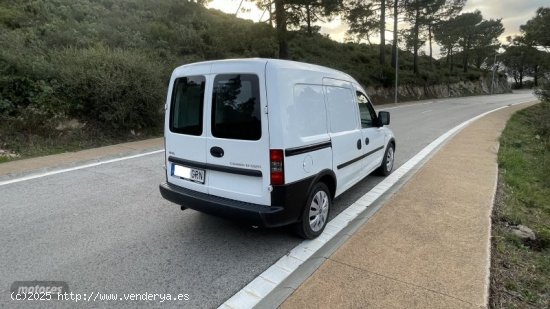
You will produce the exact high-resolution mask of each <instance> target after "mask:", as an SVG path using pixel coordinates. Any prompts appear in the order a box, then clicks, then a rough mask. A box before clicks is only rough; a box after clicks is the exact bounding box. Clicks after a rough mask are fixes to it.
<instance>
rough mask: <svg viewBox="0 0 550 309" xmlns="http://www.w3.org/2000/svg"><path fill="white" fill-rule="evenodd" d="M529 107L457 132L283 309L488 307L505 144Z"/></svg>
mask: <svg viewBox="0 0 550 309" xmlns="http://www.w3.org/2000/svg"><path fill="white" fill-rule="evenodd" d="M527 106H529V105H528V104H523V105H520V106H514V107H511V108H506V109H502V110H499V111H497V112H494V113H492V114H489V115H488V116H486V117H484V118H482V119H480V120H478V121H476V122H474V123H473V124H472V125H470V126H469V127H467V128H465V129H464V130H463V131H461V132H460V133H458V134H457V135H456V136H455V137H454V138H453V139H452V140H451V141H450V142H449V143H448V144H447V145H445V146H444V147H443V148H442V149H441V150H440V151H439V152H437V153H436V154H435V155H434V157H433V158H432V159H431V160H429V161H428V162H427V163H426V165H425V166H424V167H423V168H422V169H421V170H420V171H419V172H418V173H417V174H416V175H415V176H413V177H412V178H411V180H410V181H409V182H408V183H407V184H405V185H404V186H403V188H402V189H401V190H399V191H398V192H397V193H396V194H395V195H394V196H393V197H392V198H391V199H390V200H389V201H388V202H386V204H385V205H384V207H383V208H382V209H381V210H380V211H379V212H378V213H376V214H375V215H374V216H373V217H372V218H371V219H370V220H369V222H368V224H365V225H364V226H362V227H361V228H360V229H359V230H358V231H357V233H355V235H353V236H352V237H351V238H350V239H349V240H348V241H347V242H346V243H345V244H344V245H343V246H342V247H340V248H339V249H338V250H337V251H336V252H335V253H334V254H332V255H331V256H330V258H328V259H327V260H326V261H325V263H324V264H323V265H322V266H321V267H320V268H319V269H318V270H317V271H316V272H315V273H314V274H313V275H312V276H311V277H310V278H308V279H307V280H306V281H305V282H304V283H303V284H302V285H301V286H300V287H299V288H298V289H297V290H296V291H295V292H294V293H293V294H292V295H291V296H290V297H289V298H288V299H287V300H286V301H285V302H284V303H283V304H282V308H333V307H343V308H485V307H486V306H487V299H488V284H489V281H488V278H489V263H490V262H489V261H490V231H491V229H490V228H491V218H490V217H491V210H492V204H493V196H494V192H495V186H496V180H497V164H496V162H497V152H498V138H499V136H500V133H501V132H502V130H503V129H504V126H505V124H506V121H507V120H508V119H509V117H510V116H511V115H512V114H513V113H514V112H515V111H517V110H519V109H522V108H525V107H527Z"/></svg>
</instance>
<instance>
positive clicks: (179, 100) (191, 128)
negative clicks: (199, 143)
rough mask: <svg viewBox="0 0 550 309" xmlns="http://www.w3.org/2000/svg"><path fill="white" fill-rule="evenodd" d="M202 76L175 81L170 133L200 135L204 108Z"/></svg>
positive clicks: (203, 81)
mask: <svg viewBox="0 0 550 309" xmlns="http://www.w3.org/2000/svg"><path fill="white" fill-rule="evenodd" d="M204 85H205V78H204V76H189V77H182V78H178V79H176V81H175V82H174V89H173V91H172V107H171V108H170V131H172V132H175V133H181V134H189V135H202V119H203V117H202V111H203V106H204Z"/></svg>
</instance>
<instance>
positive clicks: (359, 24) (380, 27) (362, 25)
mask: <svg viewBox="0 0 550 309" xmlns="http://www.w3.org/2000/svg"><path fill="white" fill-rule="evenodd" d="M386 7H387V1H386V0H371V1H370V2H369V1H365V0H348V1H346V2H345V5H344V10H343V11H344V18H345V19H346V21H347V22H348V24H349V29H348V31H347V33H348V35H350V36H355V38H357V41H361V40H363V39H366V40H367V42H369V44H371V42H370V37H371V36H372V35H374V34H376V33H378V34H379V35H380V45H379V62H380V64H382V65H384V64H386Z"/></svg>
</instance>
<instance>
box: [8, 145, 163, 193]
mask: <svg viewBox="0 0 550 309" xmlns="http://www.w3.org/2000/svg"><path fill="white" fill-rule="evenodd" d="M161 152H164V149H160V150H154V151H149V152H144V153H139V154H135V155H131V156H126V157H120V158H115V159H109V160H105V161H99V162H94V163H89V164H84V165H79V166H75V167H70V168H64V169H60V170H55V171H51V172H45V173H40V174H33V175H28V176H23V177H19V178H14V179H10V180H5V181H0V187H1V186H5V185H9V184H12V183H18V182H23V181H27V180H32V179H37V178H42V177H46V176H51V175H56V174H61V173H67V172H72V171H76V170H81V169H85V168H90V167H94V166H99V165H103V164H109V163H115V162H119V161H124V160H129V159H135V158H140V157H145V156H149V155H153V154H157V153H161Z"/></svg>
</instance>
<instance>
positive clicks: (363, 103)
mask: <svg viewBox="0 0 550 309" xmlns="http://www.w3.org/2000/svg"><path fill="white" fill-rule="evenodd" d="M357 103H358V104H359V113H360V114H361V127H362V128H370V127H372V126H373V125H374V119H376V113H375V112H374V109H373V108H372V106H371V104H370V102H369V99H368V98H367V96H366V95H364V94H363V93H361V92H359V91H357Z"/></svg>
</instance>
